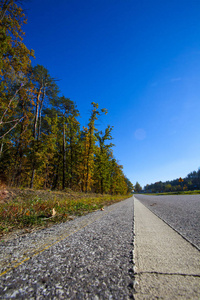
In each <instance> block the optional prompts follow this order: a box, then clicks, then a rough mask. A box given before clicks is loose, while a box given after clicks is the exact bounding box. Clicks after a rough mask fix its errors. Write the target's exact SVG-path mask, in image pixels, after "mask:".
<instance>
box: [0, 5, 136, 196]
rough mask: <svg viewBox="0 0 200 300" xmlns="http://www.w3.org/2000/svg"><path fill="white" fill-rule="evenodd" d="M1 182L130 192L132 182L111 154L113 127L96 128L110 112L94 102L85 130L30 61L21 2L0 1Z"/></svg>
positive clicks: (54, 83)
mask: <svg viewBox="0 0 200 300" xmlns="http://www.w3.org/2000/svg"><path fill="white" fill-rule="evenodd" d="M0 6H1V10H0V42H1V47H0V102H1V106H0V180H1V181H2V182H6V184H8V185H9V186H14V187H30V188H48V189H49V188H50V189H62V190H64V189H65V188H71V189H73V190H75V191H82V192H90V191H92V192H96V193H110V194H126V193H130V192H131V191H132V190H133V185H132V183H131V182H130V181H129V179H128V178H126V176H125V175H124V173H123V167H122V166H121V165H120V164H119V163H118V161H117V160H116V159H115V157H114V155H113V146H114V145H113V144H112V143H111V140H112V130H113V127H112V126H110V125H108V126H107V127H106V128H105V130H104V131H99V130H98V129H97V128H96V121H97V120H98V118H100V117H101V115H105V114H107V110H106V109H100V108H99V105H98V104H97V103H94V102H92V103H91V111H90V117H89V120H88V122H87V125H86V126H84V127H82V128H81V125H80V123H79V121H78V117H79V115H80V114H79V111H78V109H77V106H76V104H75V103H74V102H73V101H72V100H71V99H70V98H67V97H65V96H64V95H62V96H60V91H59V88H58V85H57V81H56V80H55V78H53V77H52V76H51V75H50V74H49V71H48V70H47V69H46V68H45V67H43V66H41V65H37V66H35V67H33V66H32V65H31V59H32V58H33V57H34V51H33V50H29V49H28V48H27V47H26V46H25V44H24V43H23V36H24V32H23V30H22V26H23V24H24V23H26V16H25V14H24V11H23V9H22V8H21V7H20V6H19V5H18V1H17V0H15V1H14V0H0Z"/></svg>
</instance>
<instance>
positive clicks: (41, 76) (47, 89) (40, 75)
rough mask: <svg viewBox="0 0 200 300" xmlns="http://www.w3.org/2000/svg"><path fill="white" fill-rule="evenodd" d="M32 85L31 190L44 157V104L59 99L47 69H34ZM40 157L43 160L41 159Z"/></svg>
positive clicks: (41, 67)
mask: <svg viewBox="0 0 200 300" xmlns="http://www.w3.org/2000/svg"><path fill="white" fill-rule="evenodd" d="M32 83H33V85H34V88H35V99H34V104H33V107H34V108H33V113H34V125H33V142H32V158H31V159H32V171H31V181H30V188H33V183H34V176H35V171H36V169H37V165H38V163H40V161H42V156H41V155H40V153H41V151H40V153H39V149H40V145H41V143H40V136H41V125H42V111H43V108H44V102H45V101H46V102H47V104H46V105H48V103H49V102H50V101H51V100H52V99H54V98H57V97H58V91H59V90H58V86H57V84H56V83H55V79H54V78H52V77H51V76H50V74H49V72H48V70H47V69H46V68H44V67H43V66H41V65H37V66H36V67H34V68H33V69H32ZM39 157H40V158H41V159H39Z"/></svg>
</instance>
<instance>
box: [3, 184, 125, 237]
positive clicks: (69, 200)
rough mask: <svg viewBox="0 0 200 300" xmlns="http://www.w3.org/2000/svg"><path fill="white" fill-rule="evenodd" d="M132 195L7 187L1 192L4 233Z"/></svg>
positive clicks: (55, 220) (42, 224)
mask: <svg viewBox="0 0 200 300" xmlns="http://www.w3.org/2000/svg"><path fill="white" fill-rule="evenodd" d="M128 197H130V195H126V196H125V195H101V194H92V193H87V194H85V193H78V192H73V191H72V190H70V189H67V190H65V191H56V192H55V191H50V190H49V191H44V190H32V189H16V188H7V189H3V190H1V194H0V236H1V237H2V236H3V235H5V234H7V233H9V232H11V231H13V230H16V229H25V231H26V232H30V231H31V230H33V229H34V230H35V229H39V228H43V227H47V226H51V225H53V224H55V223H60V222H66V221H69V220H71V219H73V218H74V217H75V216H81V215H84V214H86V213H89V212H92V211H95V210H99V209H102V210H103V207H104V206H107V205H110V204H112V203H115V202H119V201H121V200H123V199H126V198H128Z"/></svg>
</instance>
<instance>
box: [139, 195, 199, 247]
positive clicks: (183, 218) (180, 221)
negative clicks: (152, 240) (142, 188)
mask: <svg viewBox="0 0 200 300" xmlns="http://www.w3.org/2000/svg"><path fill="white" fill-rule="evenodd" d="M135 198H137V199H139V200H140V202H141V203H143V204H144V205H145V206H146V207H148V208H149V209H150V210H151V211H152V212H153V213H154V214H156V215H157V216H159V217H160V218H161V219H162V220H164V221H165V222H166V223H167V224H168V225H170V226H171V227H172V228H173V229H175V230H176V231H177V232H179V233H180V234H181V235H182V236H183V237H184V238H186V239H187V240H188V241H190V242H191V243H192V244H193V245H195V246H196V247H197V248H198V249H199V250H200V195H174V196H149V195H135Z"/></svg>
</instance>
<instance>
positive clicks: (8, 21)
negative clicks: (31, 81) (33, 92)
mask: <svg viewBox="0 0 200 300" xmlns="http://www.w3.org/2000/svg"><path fill="white" fill-rule="evenodd" d="M16 2H17V1H14V0H1V1H0V44H1V47H0V101H1V106H0V138H1V139H3V138H4V137H5V136H6V135H7V134H9V133H10V132H11V131H12V130H13V129H14V128H15V127H16V126H17V125H18V124H19V123H20V122H21V121H22V120H23V118H24V115H23V114H22V113H21V112H20V111H16V108H17V106H18V103H19V98H20V97H19V92H20V91H21V90H24V89H25V90H27V89H28V86H27V73H28V72H29V68H30V63H31V60H30V59H31V57H32V56H33V50H28V49H27V47H26V46H25V45H24V43H23V35H24V32H23V30H22V25H23V24H24V23H26V18H25V14H24V12H23V10H22V8H21V7H19V6H18V5H17V3H16ZM16 112H18V113H16Z"/></svg>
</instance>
